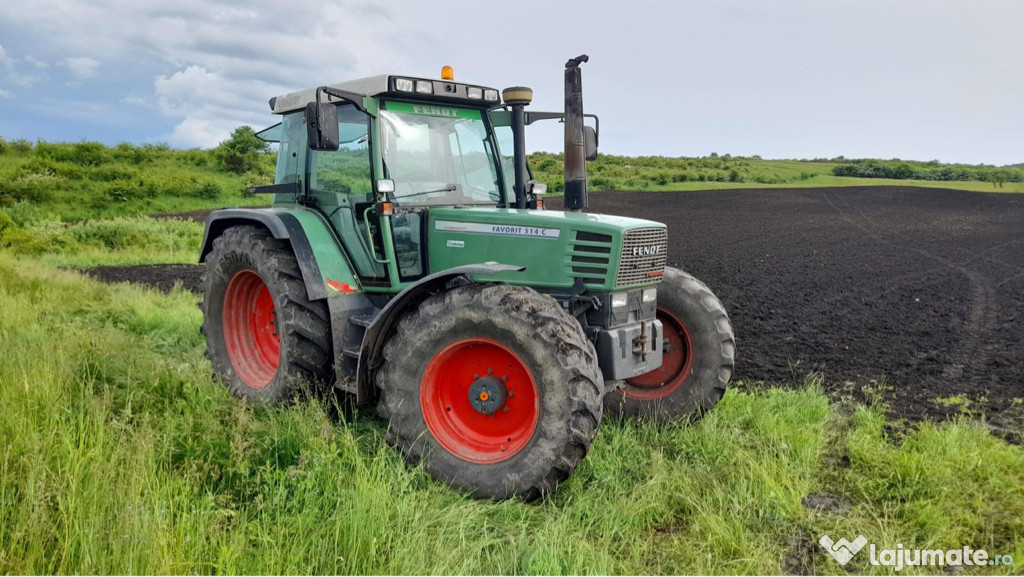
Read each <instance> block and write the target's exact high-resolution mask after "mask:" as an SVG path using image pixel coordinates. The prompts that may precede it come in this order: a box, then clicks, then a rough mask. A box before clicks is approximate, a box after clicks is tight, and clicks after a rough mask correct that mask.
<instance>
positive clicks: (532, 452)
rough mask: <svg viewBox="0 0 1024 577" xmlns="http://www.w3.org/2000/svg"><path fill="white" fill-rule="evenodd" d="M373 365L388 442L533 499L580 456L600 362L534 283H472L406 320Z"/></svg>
mask: <svg viewBox="0 0 1024 577" xmlns="http://www.w3.org/2000/svg"><path fill="white" fill-rule="evenodd" d="M384 359H385V361H384V364H383V365H382V366H381V368H380V370H379V371H378V372H377V376H376V383H377V386H378V388H379V389H380V400H379V403H378V411H379V412H380V414H381V416H382V417H384V418H385V419H389V420H390V424H389V428H388V438H389V440H390V441H391V442H392V443H394V444H395V445H397V446H398V448H399V449H400V450H401V451H402V453H403V454H404V455H405V457H406V458H407V459H408V460H409V461H410V462H413V463H417V462H422V463H423V464H424V466H425V467H426V469H427V470H428V471H429V472H430V473H431V474H432V475H433V476H434V477H436V478H439V479H441V480H443V481H445V482H447V483H448V484H449V485H451V486H453V487H456V488H458V489H463V490H466V491H469V492H471V493H472V494H473V496H475V497H481V498H492V499H503V498H508V497H512V496H523V497H527V498H529V497H535V496H539V495H541V494H543V493H546V492H548V491H551V490H553V489H554V488H555V487H556V486H557V485H558V483H560V482H561V481H563V480H565V479H566V478H568V476H569V474H570V473H571V472H572V471H573V469H575V468H576V466H577V465H578V464H579V463H580V461H581V460H582V459H583V457H584V455H586V453H587V451H588V449H589V448H590V443H591V441H592V440H593V438H594V435H596V434H597V427H598V424H599V423H600V421H601V395H602V392H603V391H602V388H601V385H602V384H603V381H602V380H601V372H600V369H599V368H598V366H597V355H596V353H595V352H594V348H593V345H591V343H590V342H589V341H588V340H587V339H586V338H585V337H584V335H583V332H582V330H581V329H580V325H579V323H578V322H577V321H576V320H575V319H573V318H572V317H570V316H569V315H568V314H566V313H565V312H564V311H562V309H560V308H559V307H558V306H557V304H555V303H554V301H552V300H551V299H549V298H545V297H542V296H541V295H539V294H537V292H535V291H533V290H532V289H529V288H525V287H515V286H509V285H501V284H486V285H469V286H464V287H459V288H455V289H452V290H450V291H448V292H445V293H441V294H438V295H435V296H433V297H430V298H429V299H427V300H426V301H424V302H423V304H422V305H420V307H419V309H418V310H417V311H416V312H415V313H413V314H412V315H410V316H409V317H407V318H405V319H403V320H402V321H401V323H399V325H398V329H397V332H396V333H395V334H394V335H393V336H392V337H391V339H390V340H389V341H388V343H387V345H386V346H385V349H384Z"/></svg>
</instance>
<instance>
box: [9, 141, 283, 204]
mask: <svg viewBox="0 0 1024 577" xmlns="http://www.w3.org/2000/svg"><path fill="white" fill-rule="evenodd" d="M218 150H219V149H214V150H171V149H169V148H167V147H166V146H148V145H147V146H133V145H130V144H122V145H118V146H116V147H106V146H103V145H102V144H99V143H91V142H81V143H75V144H68V143H46V142H39V143H36V144H35V145H34V146H32V145H30V144H29V143H22V145H21V146H18V147H13V146H8V147H7V148H6V150H4V151H3V152H2V153H0V211H7V210H9V209H10V208H11V207H13V206H15V205H17V204H18V203H19V202H28V203H30V204H31V205H32V206H33V207H34V209H35V210H36V211H37V212H38V213H39V215H40V216H41V218H42V219H45V220H49V221H59V222H77V221H81V220H85V219H95V218H114V217H125V216H136V215H141V214H158V213H164V212H182V211H190V210H201V209H212V208H219V207H222V206H227V205H232V206H256V205H261V204H262V205H265V204H267V202H268V199H267V198H266V197H259V196H245V195H244V191H245V187H246V186H247V185H250V184H267V183H269V182H272V181H273V178H274V176H273V174H274V163H275V161H276V160H275V159H276V156H275V155H273V154H269V153H266V154H259V155H256V156H255V158H256V161H254V162H255V164H254V168H253V169H252V170H250V171H249V172H246V173H241V174H239V173H236V172H232V171H230V170H227V169H226V167H225V166H223V165H222V163H221V162H220V161H219V160H218V154H217V153H218Z"/></svg>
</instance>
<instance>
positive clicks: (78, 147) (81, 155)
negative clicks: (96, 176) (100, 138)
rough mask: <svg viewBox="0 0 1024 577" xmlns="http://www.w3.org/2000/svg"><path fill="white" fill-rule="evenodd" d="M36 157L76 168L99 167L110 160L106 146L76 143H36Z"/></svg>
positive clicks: (92, 143) (96, 143) (94, 143)
mask: <svg viewBox="0 0 1024 577" xmlns="http://www.w3.org/2000/svg"><path fill="white" fill-rule="evenodd" d="M35 154H36V156H39V157H41V158H48V159H51V160H55V161H57V162H70V163H72V164H77V165H78V166H99V165H101V164H103V163H104V162H107V161H108V160H109V159H110V154H109V151H108V150H107V147H106V146H103V145H102V144H101V143H99V142H84V141H83V142H78V143H75V144H66V143H49V142H43V141H39V142H38V143H36V149H35Z"/></svg>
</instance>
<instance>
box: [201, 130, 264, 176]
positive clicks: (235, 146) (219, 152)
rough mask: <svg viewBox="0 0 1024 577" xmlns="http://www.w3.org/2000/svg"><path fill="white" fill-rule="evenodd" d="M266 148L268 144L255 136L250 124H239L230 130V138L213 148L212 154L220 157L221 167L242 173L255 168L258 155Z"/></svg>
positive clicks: (257, 162)
mask: <svg viewBox="0 0 1024 577" xmlns="http://www.w3.org/2000/svg"><path fill="white" fill-rule="evenodd" d="M268 150H270V147H269V145H268V144H267V143H266V142H263V141H262V140H260V139H259V138H257V137H256V131H255V130H253V129H252V127H251V126H239V127H238V128H236V129H235V130H234V131H232V132H231V138H229V139H227V140H225V141H224V142H221V143H220V144H219V145H218V146H217V148H216V149H214V154H215V155H216V156H217V158H218V159H220V163H221V167H222V168H224V169H225V170H227V171H229V172H237V173H239V174H242V173H244V172H248V171H250V170H252V169H254V168H256V167H257V166H258V165H259V157H260V155H261V154H263V153H265V152H267V151H268Z"/></svg>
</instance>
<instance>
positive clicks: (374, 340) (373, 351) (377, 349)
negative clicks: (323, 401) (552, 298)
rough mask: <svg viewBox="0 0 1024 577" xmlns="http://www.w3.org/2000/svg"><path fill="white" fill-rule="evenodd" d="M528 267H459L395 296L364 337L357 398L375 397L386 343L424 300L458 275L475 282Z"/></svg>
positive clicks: (501, 265)
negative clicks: (376, 376) (375, 375)
mask: <svg viewBox="0 0 1024 577" xmlns="http://www.w3.org/2000/svg"><path fill="white" fill-rule="evenodd" d="M524 270H526V268H525V267H521V266H514V265H509V264H501V263H497V262H487V263H482V264H470V265H464V266H457V267H453V268H449V269H445V270H443V271H440V272H436V273H434V274H432V275H429V276H426V277H423V278H422V279H420V280H418V281H416V282H415V283H413V284H411V285H409V286H407V287H406V288H405V290H403V291H402V292H400V293H398V294H397V295H395V297H394V298H393V299H391V300H390V301H389V302H388V304H387V305H386V306H385V307H384V308H383V309H382V310H381V311H380V314H378V315H377V317H376V318H375V319H374V321H373V324H371V325H370V326H369V327H367V329H366V334H365V336H364V337H363V343H362V346H361V347H360V350H359V367H358V369H357V371H356V373H357V378H358V382H357V384H358V387H359V388H358V393H357V400H358V401H359V402H364V401H368V400H370V399H373V398H374V396H375V395H374V388H373V372H374V370H376V368H377V367H379V366H380V364H381V362H382V358H381V357H382V355H383V352H384V344H385V343H386V342H387V339H388V337H389V336H391V333H392V331H393V330H394V328H395V326H396V325H397V324H398V321H400V320H401V319H402V317H403V316H404V315H405V314H407V313H408V312H409V311H411V310H412V309H413V308H415V307H416V306H417V305H419V303H421V302H423V300H424V299H426V298H427V297H428V296H430V295H432V294H434V293H436V292H438V291H441V290H444V289H445V288H446V286H447V285H448V283H450V282H452V281H453V280H455V279H458V278H464V279H467V280H468V281H469V282H472V279H470V278H469V275H485V276H489V275H493V274H497V273H499V272H509V271H516V272H522V271H524Z"/></svg>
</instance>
